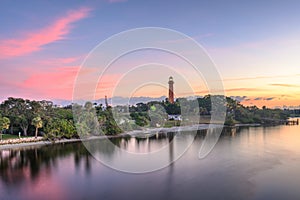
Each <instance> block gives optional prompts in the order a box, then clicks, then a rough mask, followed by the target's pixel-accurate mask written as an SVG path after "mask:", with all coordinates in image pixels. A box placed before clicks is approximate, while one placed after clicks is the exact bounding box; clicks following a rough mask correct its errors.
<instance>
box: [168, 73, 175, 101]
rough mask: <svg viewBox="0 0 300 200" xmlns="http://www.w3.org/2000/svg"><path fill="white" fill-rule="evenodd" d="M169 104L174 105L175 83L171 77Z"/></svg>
mask: <svg viewBox="0 0 300 200" xmlns="http://www.w3.org/2000/svg"><path fill="white" fill-rule="evenodd" d="M168 83H169V102H170V103H174V92H173V91H174V90H173V89H174V88H173V85H174V81H173V77H172V76H170V78H169V82H168Z"/></svg>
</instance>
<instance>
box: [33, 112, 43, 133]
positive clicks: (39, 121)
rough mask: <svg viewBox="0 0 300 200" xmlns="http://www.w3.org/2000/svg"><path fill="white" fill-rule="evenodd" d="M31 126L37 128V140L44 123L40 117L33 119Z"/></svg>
mask: <svg viewBox="0 0 300 200" xmlns="http://www.w3.org/2000/svg"><path fill="white" fill-rule="evenodd" d="M31 125H33V126H35V138H37V134H38V129H39V128H42V127H43V121H42V119H41V117H40V116H37V117H35V118H33V119H32V122H31Z"/></svg>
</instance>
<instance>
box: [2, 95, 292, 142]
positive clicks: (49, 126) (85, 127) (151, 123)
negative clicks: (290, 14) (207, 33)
mask: <svg viewBox="0 0 300 200" xmlns="http://www.w3.org/2000/svg"><path fill="white" fill-rule="evenodd" d="M223 99H224V98H223ZM184 102H189V103H187V104H185V103H184ZM181 106H188V107H185V108H184V109H185V110H186V111H188V112H197V113H200V121H199V123H209V120H210V114H211V112H212V108H211V96H210V95H207V96H204V97H203V98H197V99H193V100H187V99H185V98H178V99H176V101H175V102H174V103H173V104H172V103H170V102H169V101H168V100H167V99H166V100H164V101H152V102H148V103H138V104H136V105H131V106H129V107H128V106H116V107H111V106H103V105H102V104H97V103H91V102H87V103H85V104H84V105H78V104H74V105H68V106H64V107H59V106H56V105H54V104H53V103H52V102H51V101H45V100H43V101H34V100H27V99H22V98H12V97H10V98H8V99H7V100H5V101H3V102H2V103H1V105H0V129H1V133H4V134H5V135H3V136H4V137H3V139H7V138H14V137H15V138H18V134H19V133H21V135H22V137H24V136H25V137H26V136H35V137H37V135H42V136H44V138H45V139H48V140H55V139H70V138H78V137H79V136H87V137H88V136H91V135H116V134H119V133H121V132H123V131H130V130H136V129H142V128H151V127H172V126H179V125H180V120H172V119H168V115H169V116H170V115H180V114H181V110H182V109H183V107H181ZM72 108H73V109H72ZM226 109H227V110H226V121H225V125H229V126H232V125H235V124H254V123H255V124H262V125H270V124H271V125H275V124H279V123H281V122H282V121H284V120H287V119H288V117H289V114H290V112H287V111H286V110H282V109H270V108H266V107H265V106H264V107H263V108H262V109H260V108H258V107H256V106H250V107H246V106H244V105H242V104H241V103H240V102H238V101H236V100H234V99H232V98H230V97H226ZM73 112H74V114H75V115H74V116H75V119H76V120H74V119H73ZM76 113H77V114H76ZM198 116H199V115H198ZM98 125H99V126H98ZM1 136H2V134H1Z"/></svg>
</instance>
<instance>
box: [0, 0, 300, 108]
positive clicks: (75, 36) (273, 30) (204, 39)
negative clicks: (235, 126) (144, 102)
mask: <svg viewBox="0 0 300 200" xmlns="http://www.w3.org/2000/svg"><path fill="white" fill-rule="evenodd" d="M299 8H300V1H296V0H295V1H276V0H272V1H271V0H270V1H221V0H220V1H214V0H212V1H196V0H195V1H176V0H170V1H160V0H151V1H141V0H128V1H126V0H103V1H71V0H70V1H31V0H28V1H26V2H25V1H18V2H17V1H9V0H2V1H1V2H0V25H1V32H0V66H1V73H0V99H1V100H4V99H6V98H7V97H10V96H13V97H22V98H29V99H37V100H41V99H49V100H57V99H65V100H71V99H72V93H73V84H74V81H75V80H76V76H77V73H78V70H79V69H80V66H81V64H82V62H83V61H84V59H85V57H86V56H87V55H88V53H89V52H90V51H91V50H92V49H93V48H94V47H95V46H97V45H98V44H99V43H100V42H102V41H103V40H105V39H107V38H109V37H110V36H112V35H114V34H117V33H119V32H121V31H125V30H128V29H132V28H140V27H163V28H169V29H174V30H176V31H179V32H182V33H184V34H186V35H188V36H190V37H192V38H193V39H195V40H196V41H197V42H198V43H200V44H201V45H202V46H203V47H204V49H205V50H206V51H207V53H208V54H209V56H210V57H211V59H212V60H213V62H214V63H215V64H216V67H217V69H218V71H219V73H220V75H221V77H222V80H223V84H224V87H225V92H226V95H227V96H235V97H236V98H237V99H238V100H240V101H241V102H242V103H243V104H245V105H258V106H262V105H266V106H268V107H275V106H284V105H286V106H299V105H300V12H299ZM179 42H180V41H179ZM147 56H149V55H147ZM147 56H145V57H141V56H138V57H139V59H143V58H145V60H147ZM125 61H126V59H125V60H124V61H123V65H124V62H125ZM174 62H175V61H174ZM138 63H139V62H138ZM127 64H128V65H130V63H127ZM120 67H121V66H120V65H119V68H118V66H115V68H114V69H112V72H111V74H110V75H111V76H108V79H110V80H111V81H112V80H115V81H118V78H119V76H121V75H122V74H120V73H116V72H118V71H122V70H121V69H120ZM181 70H185V68H184V66H182V69H181ZM123 71H124V70H123ZM116 74H117V75H116ZM118 74H119V76H118ZM167 75H168V74H166V76H167ZM112 77H113V78H112ZM114 78H115V79H114ZM167 79H168V77H166V84H167ZM178 79H179V78H177V82H176V79H175V84H177V88H178V86H179V84H180V80H178ZM197 81H199V82H197ZM109 83H111V82H108V84H109ZM190 83H191V84H192V85H193V86H192V87H193V88H194V89H195V88H196V89H195V92H196V94H197V95H201V96H203V95H205V94H206V92H207V91H206V90H205V88H204V87H202V86H201V85H202V84H200V83H201V81H200V80H190ZM198 83H199V86H198V85H197V84H198ZM99 87H103V88H104V89H105V88H110V87H111V85H105V86H104V85H103V86H101V85H99ZM103 88H102V89H103ZM175 89H176V85H175ZM155 91H156V92H155ZM158 91H160V90H159V89H154V90H151V88H150V89H149V88H148V89H147V90H141V91H137V92H136V93H135V94H134V95H136V96H153V97H157V96H163V95H167V94H165V93H163V92H164V90H161V91H162V94H160V92H158ZM178 96H184V95H183V94H182V95H180V94H178Z"/></svg>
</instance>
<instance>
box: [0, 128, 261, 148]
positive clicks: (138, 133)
mask: <svg viewBox="0 0 300 200" xmlns="http://www.w3.org/2000/svg"><path fill="white" fill-rule="evenodd" d="M259 126H262V125H261V124H235V125H234V126H226V125H220V124H198V125H190V126H174V127H169V128H146V129H143V130H133V131H128V132H125V133H121V134H118V135H100V136H90V137H87V138H78V139H77V138H74V139H61V140H56V141H53V142H52V141H48V140H39V141H33V142H20V141H17V143H11V144H1V145H0V151H1V150H10V149H26V148H32V147H40V146H46V145H55V144H65V143H74V142H84V141H89V140H97V139H105V138H122V137H128V136H129V137H138V138H146V137H151V136H153V135H155V134H157V133H167V132H176V131H177V132H178V131H195V130H207V129H208V128H210V127H213V128H220V127H222V128H224V127H228V128H230V127H231V128H237V127H259ZM15 140H19V139H15Z"/></svg>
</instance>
